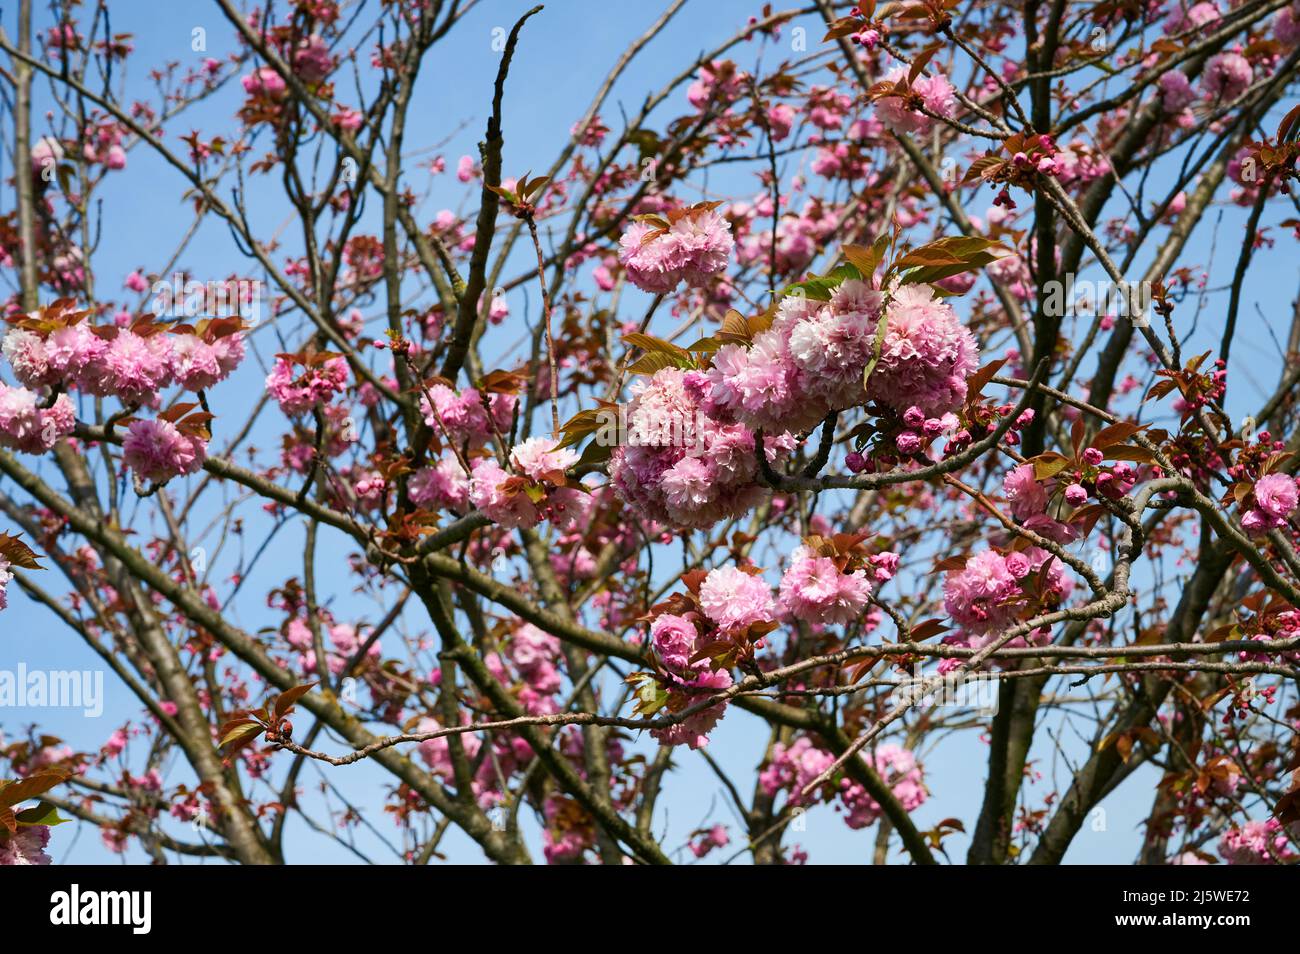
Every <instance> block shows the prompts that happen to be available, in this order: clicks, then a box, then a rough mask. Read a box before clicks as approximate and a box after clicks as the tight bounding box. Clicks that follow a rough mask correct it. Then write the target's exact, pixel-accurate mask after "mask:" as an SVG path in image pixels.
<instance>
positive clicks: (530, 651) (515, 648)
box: [506, 623, 564, 715]
mask: <svg viewBox="0 0 1300 954" xmlns="http://www.w3.org/2000/svg"><path fill="white" fill-rule="evenodd" d="M506 655H507V656H508V657H509V659H510V662H511V663H513V664H514V667H515V670H516V671H517V672H518V673H519V676H520V678H521V679H522V680H523V683H524V684H523V686H522V687H521V688H520V690H519V701H520V702H521V703H522V704H523V707H524V710H525V711H526V712H527V713H528V714H529V715H549V714H550V713H553V712H558V711H559V707H558V706H557V704H556V701H555V699H554V698H553V697H554V695H555V693H556V692H558V691H559V689H560V682H561V679H560V670H559V668H558V666H559V663H560V661H561V660H562V659H563V658H564V657H563V656H562V655H561V653H560V641H559V640H558V639H556V638H555V637H554V636H552V635H551V634H550V633H547V632H544V631H542V630H540V629H538V628H537V627H536V626H534V625H532V624H531V623H524V624H522V625H521V626H520V627H519V628H518V629H516V630H515V631H514V633H513V634H512V635H511V637H510V643H509V648H508V650H507V653H506Z"/></svg>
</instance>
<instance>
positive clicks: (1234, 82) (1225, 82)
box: [1201, 51, 1254, 102]
mask: <svg viewBox="0 0 1300 954" xmlns="http://www.w3.org/2000/svg"><path fill="white" fill-rule="evenodd" d="M1253 76H1254V71H1253V70H1252V69H1251V66H1250V61H1249V60H1247V59H1246V58H1245V57H1244V56H1242V55H1241V54H1240V53H1235V52H1232V51H1226V52H1223V53H1216V54H1215V55H1214V56H1212V57H1210V59H1209V60H1208V61H1207V62H1206V64H1205V72H1204V73H1202V74H1201V88H1202V89H1203V90H1205V95H1206V97H1207V98H1209V99H1211V100H1221V101H1223V102H1231V101H1232V100H1234V99H1236V98H1237V97H1238V96H1240V95H1241V94H1242V93H1244V92H1245V91H1246V87H1247V86H1249V85H1250V81H1251V79H1252V78H1253Z"/></svg>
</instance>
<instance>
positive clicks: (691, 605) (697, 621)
mask: <svg viewBox="0 0 1300 954" xmlns="http://www.w3.org/2000/svg"><path fill="white" fill-rule="evenodd" d="M775 616H776V603H775V601H774V600H773V599H772V589H771V587H770V586H768V584H767V583H766V581H764V580H763V578H762V577H761V576H759V575H758V574H757V573H751V572H746V571H745V570H743V569H741V568H739V567H734V566H725V567H717V568H715V569H712V570H710V571H709V572H708V573H707V574H706V575H705V577H704V579H703V580H702V581H701V582H700V583H699V586H698V590H697V591H696V593H695V598H694V600H693V601H691V600H688V599H685V598H679V603H678V604H677V606H675V607H674V611H672V612H662V613H660V614H659V615H657V616H656V617H655V619H654V620H653V622H652V623H651V624H650V643H651V645H652V646H653V647H654V650H655V654H656V655H657V656H658V658H659V661H660V663H661V664H662V666H663V669H664V671H665V673H666V675H667V684H666V689H667V694H668V698H669V702H668V711H670V712H678V711H680V710H681V709H683V708H686V707H687V706H690V705H691V704H693V703H696V702H698V701H699V695H698V690H702V689H725V688H727V687H728V686H730V685H731V674H730V673H729V672H728V671H727V670H726V669H718V670H716V671H715V670H714V669H713V668H712V662H711V660H710V659H709V658H707V657H706V655H705V653H704V651H703V647H704V646H705V645H706V643H707V644H710V645H717V644H718V643H720V642H722V643H725V642H726V641H728V640H731V639H737V640H739V639H744V638H745V637H746V635H747V633H748V631H749V629H750V627H752V626H755V625H762V624H767V623H771V622H772V621H773V620H774V619H775ZM692 690H696V692H694V693H693V692H692ZM726 709H727V704H726V703H725V702H723V703H721V704H719V705H716V706H710V707H708V708H707V709H702V710H701V711H699V712H697V713H694V714H693V715H691V716H690V717H688V718H687V719H685V720H684V721H682V722H680V723H677V724H676V725H672V726H669V727H668V728H666V729H655V730H652V732H651V734H652V735H653V736H654V737H655V738H656V739H658V740H659V741H660V742H661V743H662V744H664V745H683V744H684V745H689V746H690V747H691V748H693V749H697V748H700V747H701V746H703V745H707V744H708V741H709V739H708V733H709V731H710V730H711V729H712V728H713V727H714V726H715V725H717V723H718V721H719V720H720V719H721V718H722V715H723V713H724V712H725V711H726Z"/></svg>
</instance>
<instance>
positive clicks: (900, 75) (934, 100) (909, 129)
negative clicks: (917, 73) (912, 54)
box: [876, 66, 957, 136]
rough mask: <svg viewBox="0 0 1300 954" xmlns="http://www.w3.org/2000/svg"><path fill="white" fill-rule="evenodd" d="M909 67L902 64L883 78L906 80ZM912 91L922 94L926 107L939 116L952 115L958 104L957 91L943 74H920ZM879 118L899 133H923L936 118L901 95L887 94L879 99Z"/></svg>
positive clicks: (897, 80) (946, 116)
mask: <svg viewBox="0 0 1300 954" xmlns="http://www.w3.org/2000/svg"><path fill="white" fill-rule="evenodd" d="M906 79H907V67H904V66H900V67H898V68H896V69H893V70H890V71H889V72H888V73H887V74H885V77H884V82H888V83H898V82H903V81H906ZM912 92H913V93H915V94H916V95H917V96H920V97H921V102H922V103H924V104H925V108H926V109H927V110H929V111H930V112H931V113H933V114H934V115H936V116H942V117H943V118H945V119H951V118H952V115H953V112H954V107H955V106H956V101H957V99H956V93H957V91H956V90H955V89H953V86H952V84H951V83H949V82H948V78H947V77H946V76H944V75H943V74H935V75H934V76H921V77H918V78H917V80H916V82H914V83H913V84H912ZM876 118H877V119H879V120H880V121H881V122H882V123H884V124H885V126H886V127H888V128H889V129H890V130H892V131H893V132H896V133H898V134H899V135H900V136H904V135H908V134H911V133H915V134H919V135H924V134H925V133H927V132H929V131H930V128H931V127H932V126H933V124H934V120H933V119H931V118H930V117H929V116H927V115H926V114H925V113H922V112H919V111H917V110H913V109H911V108H910V107H909V106H908V105H907V103H906V101H905V99H904V98H903V97H901V96H886V97H884V98H883V99H878V100H876Z"/></svg>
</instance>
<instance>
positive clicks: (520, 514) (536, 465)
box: [469, 437, 587, 530]
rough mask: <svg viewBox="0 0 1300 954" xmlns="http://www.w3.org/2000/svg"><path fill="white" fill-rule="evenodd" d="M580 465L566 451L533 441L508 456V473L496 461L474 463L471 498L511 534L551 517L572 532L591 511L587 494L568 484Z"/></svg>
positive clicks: (481, 459) (487, 459)
mask: <svg viewBox="0 0 1300 954" xmlns="http://www.w3.org/2000/svg"><path fill="white" fill-rule="evenodd" d="M577 461H578V455H577V454H575V453H574V452H573V451H572V450H571V449H569V448H567V447H562V448H557V447H556V446H555V444H554V442H553V441H550V440H548V439H546V438H542V437H530V438H529V439H528V440H526V441H524V442H523V443H521V444H518V445H516V446H515V448H514V449H513V450H512V451H511V452H510V465H511V467H512V468H513V470H514V471H515V473H513V474H512V473H510V472H508V471H506V470H505V469H504V468H503V467H502V466H501V465H500V464H498V463H497V461H496V459H495V458H492V457H479V458H476V459H475V460H474V462H473V464H472V465H471V474H470V482H469V499H470V502H471V503H473V504H474V506H475V507H477V508H478V509H479V510H481V511H483V514H484V515H485V516H486V517H487V518H488V519H489V520H491V521H492V522H493V523H496V524H499V525H500V526H502V527H504V528H506V529H507V530H516V529H519V528H521V527H535V526H537V524H539V523H541V522H542V520H543V519H549V520H550V521H551V522H553V523H554V524H555V525H556V526H557V527H558V528H559V529H561V530H568V529H570V528H572V527H573V526H575V525H576V524H577V523H579V522H580V521H581V520H582V517H583V515H584V514H585V513H586V511H587V496H586V494H585V493H584V492H583V491H581V490H578V489H576V488H575V487H571V486H568V485H567V484H566V481H565V476H564V472H565V471H566V470H568V468H570V467H572V466H573V465H574V464H575V463H577Z"/></svg>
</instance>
